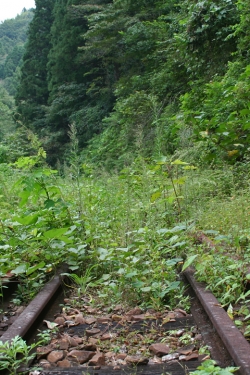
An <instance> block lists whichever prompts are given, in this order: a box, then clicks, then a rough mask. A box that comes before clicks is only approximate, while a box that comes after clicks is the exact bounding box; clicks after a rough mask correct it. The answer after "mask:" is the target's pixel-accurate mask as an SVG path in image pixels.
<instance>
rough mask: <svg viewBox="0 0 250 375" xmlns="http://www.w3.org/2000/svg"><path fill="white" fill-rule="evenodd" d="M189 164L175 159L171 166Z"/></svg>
mask: <svg viewBox="0 0 250 375" xmlns="http://www.w3.org/2000/svg"><path fill="white" fill-rule="evenodd" d="M188 164H189V163H186V162H185V161H182V160H179V159H176V160H175V161H172V163H171V165H188Z"/></svg>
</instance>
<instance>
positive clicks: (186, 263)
mask: <svg viewBox="0 0 250 375" xmlns="http://www.w3.org/2000/svg"><path fill="white" fill-rule="evenodd" d="M197 256H198V254H195V255H192V256H191V257H189V258H188V259H187V260H186V262H185V263H184V264H183V267H182V270H181V271H182V272H183V271H185V269H186V268H188V267H189V266H191V264H192V263H193V261H194V260H195V258H196V257H197Z"/></svg>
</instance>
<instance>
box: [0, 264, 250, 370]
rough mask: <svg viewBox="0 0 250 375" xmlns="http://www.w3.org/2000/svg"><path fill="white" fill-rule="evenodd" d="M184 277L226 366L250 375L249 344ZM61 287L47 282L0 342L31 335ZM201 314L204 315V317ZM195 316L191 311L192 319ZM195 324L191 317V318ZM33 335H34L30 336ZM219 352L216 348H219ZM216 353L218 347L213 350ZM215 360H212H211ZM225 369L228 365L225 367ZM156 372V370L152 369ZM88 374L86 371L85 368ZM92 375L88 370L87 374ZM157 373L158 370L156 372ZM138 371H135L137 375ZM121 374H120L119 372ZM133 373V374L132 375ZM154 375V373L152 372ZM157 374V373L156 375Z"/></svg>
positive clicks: (191, 279) (202, 288) (201, 290)
mask: <svg viewBox="0 0 250 375" xmlns="http://www.w3.org/2000/svg"><path fill="white" fill-rule="evenodd" d="M184 275H185V277H186V279H187V280H188V282H189V284H190V285H191V287H192V290H193V291H194V294H195V295H196V296H197V298H198V299H199V301H200V303H201V305H202V307H203V309H204V310H205V312H206V314H207V316H208V317H209V320H210V322H211V325H212V327H214V329H215V330H216V331H217V333H218V335H219V336H220V338H221V341H222V343H223V345H224V346H225V348H226V351H227V352H228V353H229V355H230V357H229V358H231V359H230V364H229V365H234V364H235V365H236V366H238V367H239V368H240V370H239V374H241V375H250V344H249V343H248V342H247V341H246V339H245V338H244V337H243V335H242V334H241V333H240V331H239V330H238V329H237V327H236V326H235V325H234V323H233V321H232V320H231V319H230V318H229V316H228V315H227V313H226V312H225V310H224V309H223V308H222V307H221V306H220V304H219V303H218V301H217V299H216V298H215V297H214V296H213V294H212V293H211V292H209V291H207V290H206V288H205V285H204V284H201V283H198V282H196V280H195V278H194V271H193V270H192V269H191V268H189V269H187V270H185V271H184ZM61 285H62V278H61V277H60V276H59V275H57V276H55V277H54V278H53V279H52V280H51V281H50V282H48V283H47V284H46V285H45V287H44V288H43V290H42V291H41V292H40V293H39V294H38V295H37V296H36V297H35V298H34V300H33V301H32V302H31V303H30V304H29V305H28V307H27V308H26V309H25V310H24V311H23V313H22V314H21V315H20V316H19V317H18V318H17V320H16V321H15V322H14V323H13V324H12V326H11V327H10V328H9V329H8V330H7V331H6V332H5V333H4V334H3V335H2V337H1V341H3V342H6V341H11V340H12V339H13V338H14V337H15V336H17V335H18V336H21V337H24V338H26V337H27V335H28V334H30V333H31V332H32V331H34V330H35V329H34V327H35V325H37V320H38V318H40V320H41V314H42V313H43V311H45V310H46V308H47V306H48V304H49V303H51V302H52V301H54V300H55V296H56V294H58V291H59V289H60V286H61ZM206 314H204V315H206ZM194 315H195V310H194V313H193V316H194ZM194 320H195V316H194ZM33 333H34V332H33ZM219 348H220V344H219ZM215 350H217V351H218V343H217V347H216V349H215ZM215 359H216V358H215ZM175 366H177V365H176V364H174V363H173V364H172V369H171V371H172V370H173V371H174V372H172V373H174V374H177V372H175V370H174V369H175ZM226 366H228V364H226ZM150 367H151V366H149V367H148V368H147V369H144V372H143V374H144V373H145V374H146V373H148V374H149V373H150V371H151V373H152V372H154V373H155V371H154V370H153V368H152V370H150ZM188 367H189V370H191V369H192V367H193V369H195V363H194V362H192V363H189V364H188ZM154 369H155V370H156V367H155V368H154ZM64 370H65V371H66V369H63V368H62V369H57V370H56V369H54V370H50V371H48V370H46V371H43V373H44V374H45V373H46V374H47V373H48V372H49V373H53V374H57V373H58V374H59V373H60V374H65V371H64ZM88 370H89V368H88ZM80 371H81V374H83V368H81V370H80V369H79V370H77V369H76V368H75V369H74V371H73V368H72V372H71V370H70V369H67V371H66V372H67V374H71V373H72V374H75V375H77V374H78V372H79V373H80ZM91 371H92V370H91ZM105 371H106V373H118V372H117V371H111V370H110V371H111V372H107V371H108V370H107V369H106V370H105V368H104V369H103V371H101V370H100V371H95V374H97V373H98V374H100V375H103V374H104V373H105ZM159 371H160V369H159ZM140 372H141V370H138V372H137V373H138V374H139V373H140ZM121 373H122V370H121ZM133 373H134V372H133ZM156 373H157V371H156ZM159 373H160V372H159Z"/></svg>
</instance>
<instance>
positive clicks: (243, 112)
mask: <svg viewBox="0 0 250 375" xmlns="http://www.w3.org/2000/svg"><path fill="white" fill-rule="evenodd" d="M240 114H241V116H245V115H249V114H250V109H248V108H244V109H242V110H241V111H240Z"/></svg>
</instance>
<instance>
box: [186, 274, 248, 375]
mask: <svg viewBox="0 0 250 375" xmlns="http://www.w3.org/2000/svg"><path fill="white" fill-rule="evenodd" d="M184 275H185V277H186V278H187V280H188V282H189V283H190V285H191V286H192V288H193V290H194V292H195V294H196V296H197V297H198V298H199V300H200V302H201V304H202V306H203V308H204V310H205V312H206V313H207V315H208V317H209V319H210V321H211V322H212V324H213V326H214V328H215V329H216V331H217V333H218V335H219V336H220V338H221V340H222V342H223V343H224V345H225V346H226V348H227V350H228V352H229V354H230V355H231V357H232V359H233V361H234V363H235V365H236V366H238V367H240V373H241V374H242V375H250V344H249V343H248V342H247V340H246V339H245V338H244V336H243V335H242V333H241V332H240V331H239V330H238V329H237V327H236V326H235V324H234V322H233V321H232V320H231V319H230V318H229V316H228V314H227V313H226V311H225V310H224V309H223V308H222V307H221V305H220V304H219V302H218V300H217V299H216V298H215V297H214V295H213V294H212V293H211V292H210V291H208V290H206V286H205V285H204V284H202V283H198V282H197V281H196V280H195V278H194V270H193V269H191V268H188V269H187V270H185V271H184Z"/></svg>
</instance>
